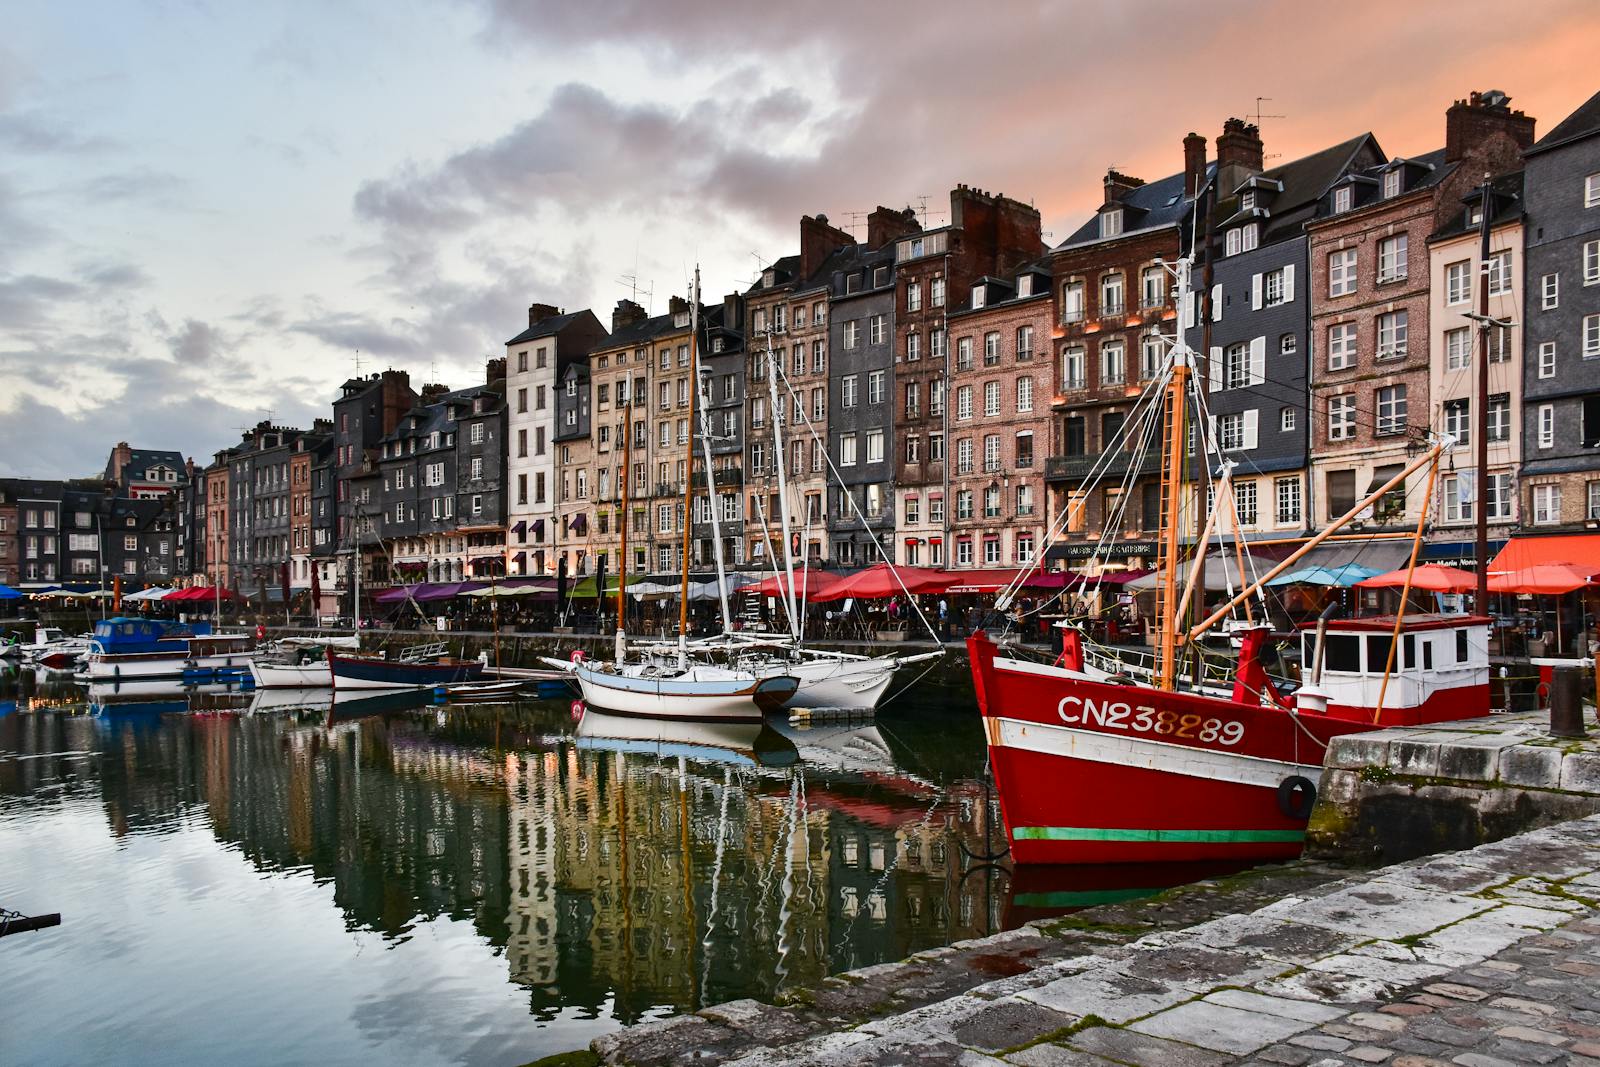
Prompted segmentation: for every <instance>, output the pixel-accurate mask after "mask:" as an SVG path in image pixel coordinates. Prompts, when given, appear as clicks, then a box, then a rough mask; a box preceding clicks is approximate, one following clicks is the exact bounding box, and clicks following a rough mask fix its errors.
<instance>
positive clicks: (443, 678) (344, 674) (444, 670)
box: [328, 651, 483, 690]
mask: <svg viewBox="0 0 1600 1067" xmlns="http://www.w3.org/2000/svg"><path fill="white" fill-rule="evenodd" d="M328 667H329V670H330V672H331V677H332V681H333V688H334V689H336V690H345V689H424V688H431V687H433V686H440V685H450V684H452V683H456V682H475V681H477V680H478V679H480V678H482V677H483V663H482V662H481V661H480V660H475V659H473V660H460V659H448V658H445V657H443V656H441V657H438V658H432V659H421V658H419V659H406V658H401V659H384V658H382V657H380V656H341V655H338V654H336V653H333V652H331V651H330V652H329V653H328Z"/></svg>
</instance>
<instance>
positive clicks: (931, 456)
mask: <svg viewBox="0 0 1600 1067" xmlns="http://www.w3.org/2000/svg"><path fill="white" fill-rule="evenodd" d="M928 461H929V462H930V463H943V462H944V434H942V433H930V434H929V435H928ZM941 514H942V512H941Z"/></svg>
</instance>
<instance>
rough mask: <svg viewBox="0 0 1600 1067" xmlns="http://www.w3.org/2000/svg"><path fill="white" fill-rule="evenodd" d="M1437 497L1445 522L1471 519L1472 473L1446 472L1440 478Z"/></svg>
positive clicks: (1468, 520)
mask: <svg viewBox="0 0 1600 1067" xmlns="http://www.w3.org/2000/svg"><path fill="white" fill-rule="evenodd" d="M1439 498H1440V501H1441V503H1442V505H1443V507H1444V521H1445V522H1470V521H1471V519H1472V504H1473V499H1472V474H1471V473H1463V474H1447V475H1445V476H1444V477H1443V478H1441V479H1440V485H1439Z"/></svg>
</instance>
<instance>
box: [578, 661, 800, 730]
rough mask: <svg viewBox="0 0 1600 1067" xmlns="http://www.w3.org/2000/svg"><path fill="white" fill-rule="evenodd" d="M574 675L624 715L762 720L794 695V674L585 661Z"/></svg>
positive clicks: (598, 702) (601, 702)
mask: <svg viewBox="0 0 1600 1067" xmlns="http://www.w3.org/2000/svg"><path fill="white" fill-rule="evenodd" d="M573 674H574V676H575V677H576V678H577V679H578V687H579V688H580V689H581V690H582V691H583V699H584V701H585V702H586V703H588V704H591V705H593V706H595V707H598V708H602V709H604V710H606V711H610V712H616V713H620V714H623V715H648V716H652V717H655V718H666V719H724V720H729V721H736V722H759V721H761V719H762V716H763V715H764V714H765V713H766V712H769V711H776V710H777V709H779V708H781V707H783V705H784V704H785V703H786V702H787V701H788V700H789V699H790V698H791V697H793V696H794V693H795V690H796V688H798V682H796V680H795V678H794V677H793V676H792V675H783V676H777V677H766V678H752V677H750V676H748V675H744V676H735V677H728V678H716V677H712V678H693V677H691V678H673V677H658V676H649V675H646V676H638V675H629V674H619V673H616V672H614V671H604V670H597V669H595V668H592V667H587V666H584V665H582V664H578V665H576V666H575V668H574V670H573Z"/></svg>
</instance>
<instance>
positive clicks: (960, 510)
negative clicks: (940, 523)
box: [956, 489, 972, 563]
mask: <svg viewBox="0 0 1600 1067" xmlns="http://www.w3.org/2000/svg"><path fill="white" fill-rule="evenodd" d="M956 518H958V519H970V518H972V490H971V489H963V490H961V491H960V492H958V493H956ZM969 544H970V542H969ZM966 562H968V563H971V562H972V559H971V555H970V553H969V554H968V558H967V560H966Z"/></svg>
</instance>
